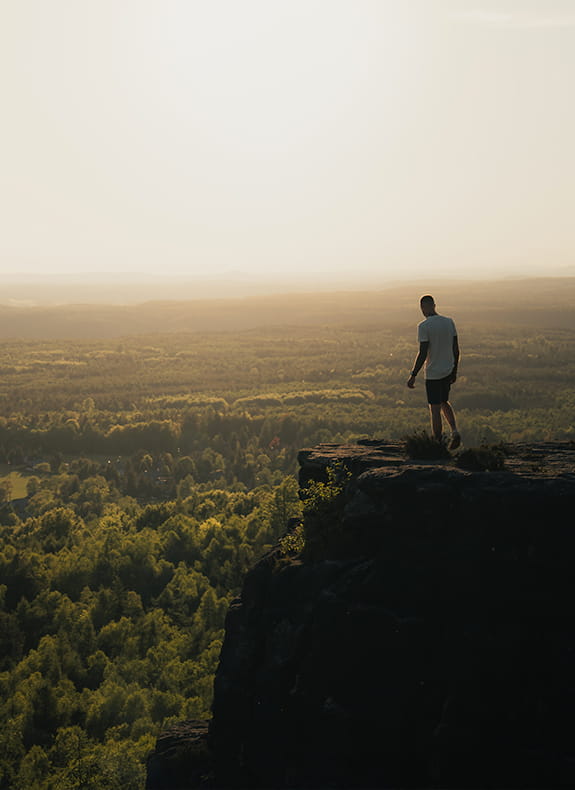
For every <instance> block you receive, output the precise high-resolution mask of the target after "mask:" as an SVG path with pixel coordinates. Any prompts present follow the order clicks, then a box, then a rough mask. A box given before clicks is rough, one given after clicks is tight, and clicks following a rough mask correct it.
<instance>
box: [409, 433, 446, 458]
mask: <svg viewBox="0 0 575 790" xmlns="http://www.w3.org/2000/svg"><path fill="white" fill-rule="evenodd" d="M402 440H403V441H404V442H405V452H406V453H407V457H408V458H414V459H416V458H417V459H423V458H425V459H433V458H451V454H450V452H449V450H448V449H447V446H446V445H445V443H444V442H443V441H438V440H437V439H435V438H434V437H433V436H430V435H429V434H428V433H427V431H415V432H414V433H410V434H407V436H403V437H402Z"/></svg>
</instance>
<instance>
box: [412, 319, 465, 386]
mask: <svg viewBox="0 0 575 790" xmlns="http://www.w3.org/2000/svg"><path fill="white" fill-rule="evenodd" d="M456 336H457V330H456V328H455V324H454V323H453V319H451V318H448V317H447V316H445V315H430V316H428V317H427V318H426V319H425V321H422V322H421V323H420V324H419V325H418V327H417V340H418V342H419V343H425V342H427V343H429V348H428V351H427V359H426V360H425V378H426V379H444V378H445V377H446V376H449V374H450V373H451V372H452V370H453V365H454V363H455V359H454V357H453V338H454V337H456Z"/></svg>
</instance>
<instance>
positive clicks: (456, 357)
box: [451, 335, 459, 384]
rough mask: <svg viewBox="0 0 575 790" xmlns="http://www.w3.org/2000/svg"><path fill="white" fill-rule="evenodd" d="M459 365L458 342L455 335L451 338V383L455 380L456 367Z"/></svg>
mask: <svg viewBox="0 0 575 790" xmlns="http://www.w3.org/2000/svg"><path fill="white" fill-rule="evenodd" d="M458 365H459V341H458V340H457V335H455V337H454V338H453V370H452V371H451V383H452V384H453V382H454V381H456V380H457V366H458Z"/></svg>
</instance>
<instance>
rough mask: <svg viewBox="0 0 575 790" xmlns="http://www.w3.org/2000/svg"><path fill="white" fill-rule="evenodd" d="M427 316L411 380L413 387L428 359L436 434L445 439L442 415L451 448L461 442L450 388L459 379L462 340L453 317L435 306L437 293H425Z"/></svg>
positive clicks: (427, 381) (427, 376) (423, 301)
mask: <svg viewBox="0 0 575 790" xmlns="http://www.w3.org/2000/svg"><path fill="white" fill-rule="evenodd" d="M419 304H420V306H421V312H422V313H423V315H424V316H425V321H422V322H421V323H420V324H419V326H418V327H417V339H418V340H419V354H418V355H417V358H416V360H415V363H414V365H413V370H412V372H411V376H410V377H409V380H408V382H407V386H408V387H409V389H413V388H414V387H415V377H416V376H417V374H418V373H419V371H420V370H421V368H422V367H423V363H425V389H426V390H427V402H428V403H429V411H430V414H431V430H432V432H433V436H434V437H435V439H437V440H438V441H441V436H442V433H443V424H442V415H443V417H445V419H446V420H447V422H448V424H449V427H450V428H451V442H450V444H449V449H450V450H455V449H456V448H457V447H459V445H460V444H461V437H460V436H459V431H458V430H457V424H456V422H455V414H454V412H453V409H452V407H451V404H450V403H449V390H450V387H451V385H452V384H453V383H454V382H455V380H456V379H457V365H458V363H459V343H458V342H457V330H456V329H455V324H454V323H453V319H451V318H447V316H444V315H439V313H437V312H436V310H435V300H434V299H433V296H422V297H421V299H420V302H419Z"/></svg>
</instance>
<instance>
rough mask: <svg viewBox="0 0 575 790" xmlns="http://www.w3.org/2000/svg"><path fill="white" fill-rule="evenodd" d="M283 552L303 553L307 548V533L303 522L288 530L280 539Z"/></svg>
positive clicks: (291, 554) (284, 553) (291, 553)
mask: <svg viewBox="0 0 575 790" xmlns="http://www.w3.org/2000/svg"><path fill="white" fill-rule="evenodd" d="M279 544H280V546H281V550H282V554H283V555H284V556H286V555H288V556H295V555H298V554H301V553H302V552H303V550H304V549H305V533H304V529H303V524H301V523H300V524H298V525H297V526H296V527H294V529H292V530H290V531H289V532H287V533H286V534H285V535H284V536H283V537H282V538H280V540H279Z"/></svg>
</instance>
